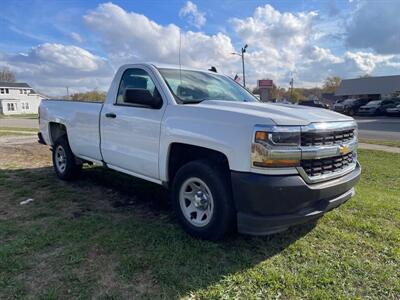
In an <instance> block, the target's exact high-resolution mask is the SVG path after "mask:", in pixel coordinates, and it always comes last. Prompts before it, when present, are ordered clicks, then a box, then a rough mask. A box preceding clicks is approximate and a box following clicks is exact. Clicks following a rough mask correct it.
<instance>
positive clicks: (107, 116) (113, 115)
mask: <svg viewBox="0 0 400 300" xmlns="http://www.w3.org/2000/svg"><path fill="white" fill-rule="evenodd" d="M116 117H117V115H116V114H114V113H106V118H112V119H115V118H116Z"/></svg>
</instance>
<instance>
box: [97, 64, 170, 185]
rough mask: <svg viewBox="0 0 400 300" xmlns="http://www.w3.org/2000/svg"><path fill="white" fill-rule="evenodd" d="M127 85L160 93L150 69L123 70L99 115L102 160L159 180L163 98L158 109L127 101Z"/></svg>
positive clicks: (145, 177) (132, 172) (154, 93)
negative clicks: (125, 94) (110, 99)
mask: <svg viewBox="0 0 400 300" xmlns="http://www.w3.org/2000/svg"><path fill="white" fill-rule="evenodd" d="M127 88H137V89H147V90H149V92H150V93H151V94H152V95H153V96H159V97H161V96H160V93H159V92H158V89H157V86H156V84H155V81H154V79H153V78H152V76H151V70H145V69H144V68H129V69H126V70H125V71H124V72H123V75H122V77H121V81H120V83H119V87H118V92H117V96H116V99H114V101H113V102H112V101H108V102H107V103H106V104H105V105H104V108H103V110H102V113H101V117H100V122H101V130H100V131H101V151H102V155H103V160H104V161H105V162H106V163H107V165H108V166H109V167H110V168H113V169H116V170H119V171H122V172H125V173H130V174H132V175H135V176H137V177H141V178H144V179H147V180H151V181H154V182H158V181H159V170H158V159H159V140H160V131H161V129H160V127H161V126H160V124H161V119H162V116H163V112H164V110H165V107H166V102H165V101H164V103H163V105H162V107H161V108H160V109H154V108H150V107H145V106H139V105H135V104H132V103H126V102H125V101H124V96H123V95H124V91H125V89H127Z"/></svg>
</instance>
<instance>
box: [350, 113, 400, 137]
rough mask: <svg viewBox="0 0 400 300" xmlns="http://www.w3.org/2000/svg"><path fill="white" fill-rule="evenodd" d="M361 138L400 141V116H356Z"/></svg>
mask: <svg viewBox="0 0 400 300" xmlns="http://www.w3.org/2000/svg"><path fill="white" fill-rule="evenodd" d="M356 119H357V123H358V129H359V137H360V138H361V139H372V140H397V141H400V118H393V117H356Z"/></svg>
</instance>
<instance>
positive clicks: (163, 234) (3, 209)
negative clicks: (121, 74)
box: [0, 167, 315, 298]
mask: <svg viewBox="0 0 400 300" xmlns="http://www.w3.org/2000/svg"><path fill="white" fill-rule="evenodd" d="M0 191H1V193H0V194H1V195H0V200H1V201H0V232H1V233H0V252H1V253H2V255H3V256H2V257H3V258H4V260H3V261H2V263H0V269H2V270H3V271H0V277H1V278H3V279H7V280H3V281H0V298H4V297H7V296H9V295H11V294H12V295H17V296H24V295H27V294H29V295H32V294H33V295H37V296H44V297H46V296H48V295H49V293H50V294H51V295H55V296H56V297H78V296H79V297H81V296H88V297H116V298H119V297H120V298H132V297H133V298H135V297H138V298H141V297H148V298H177V297H182V296H188V295H190V293H192V292H197V293H200V294H201V293H202V290H203V289H205V288H210V286H213V287H214V286H215V289H218V283H220V282H221V281H222V280H223V278H224V276H226V275H229V274H235V273H237V272H246V271H247V270H249V269H250V268H252V267H254V266H256V265H257V264H259V263H261V262H267V263H268V260H269V259H272V258H273V257H274V256H275V255H277V254H279V253H281V252H282V251H284V250H285V249H287V247H288V246H289V245H291V244H293V243H294V242H295V241H297V240H298V239H300V238H301V237H303V236H305V235H306V234H307V233H308V232H309V231H310V230H312V229H313V228H314V226H315V222H314V223H308V224H305V225H303V226H297V227H294V228H291V229H289V230H288V231H286V232H283V233H280V234H275V235H272V236H267V237H250V236H242V235H234V236H231V237H228V238H226V239H225V240H223V241H220V242H208V241H203V240H198V239H193V238H191V237H190V236H188V235H187V234H186V233H184V232H183V230H182V229H181V228H180V227H179V225H178V224H177V221H176V220H175V218H174V217H173V215H172V212H171V208H170V205H169V201H168V192H167V191H166V190H165V189H164V188H162V187H160V186H158V185H155V184H152V183H148V182H146V181H142V180H140V179H135V178H132V177H130V176H126V175H123V174H120V173H117V172H114V171H111V170H106V169H103V168H97V167H91V168H85V169H84V170H83V172H82V175H81V176H80V178H79V179H77V180H76V181H74V182H70V183H69V182H68V183H65V182H62V181H60V180H58V179H57V178H56V177H55V175H54V172H53V170H52V168H50V167H44V168H37V169H20V170H4V169H3V170H0ZM26 198H34V199H35V201H34V202H32V203H31V204H29V205H26V206H21V205H19V202H20V201H21V200H25V199H26ZM55 249H58V250H57V252H56V254H54V255H53V254H52V253H54V251H55ZM44 255H45V256H46V260H44V263H45V266H43V256H44ZM22 275H23V276H22ZM272 275H274V274H272ZM274 276H275V275H274ZM277 276H278V275H277ZM21 278H22V279H23V280H22V279H21ZM30 281H31V282H34V283H35V284H34V285H32V284H29V282H30ZM5 282H7V284H6V283H5ZM9 282H11V283H12V284H10V283H9ZM27 282H28V283H27ZM266 284H268V283H267V282H266ZM1 291H2V292H1Z"/></svg>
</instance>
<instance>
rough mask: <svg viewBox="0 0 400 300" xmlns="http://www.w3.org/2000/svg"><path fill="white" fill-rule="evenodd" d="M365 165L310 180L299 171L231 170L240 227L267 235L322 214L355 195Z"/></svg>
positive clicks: (243, 229) (253, 232)
mask: <svg viewBox="0 0 400 300" xmlns="http://www.w3.org/2000/svg"><path fill="white" fill-rule="evenodd" d="M360 175H361V167H360V165H359V164H358V163H357V166H356V168H355V169H354V170H353V171H351V172H350V173H348V174H346V175H344V176H342V177H340V178H336V179H333V180H330V181H325V182H321V183H315V184H307V183H305V182H304V180H303V179H302V178H301V177H300V176H299V175H285V176H269V175H259V174H254V173H243V172H235V171H232V172H231V179H232V191H233V198H234V202H235V206H236V209H237V225H238V231H239V232H241V233H246V234H252V235H266V234H272V233H275V232H279V231H283V230H286V229H287V228H288V227H290V226H292V225H296V224H301V223H304V222H307V221H310V220H312V219H316V218H318V217H321V216H322V215H323V214H324V213H326V212H328V211H330V210H332V209H334V208H336V207H338V206H340V205H341V204H342V203H344V202H346V201H347V200H349V199H350V198H351V197H352V196H353V195H354V185H355V184H356V183H357V182H358V180H359V179H360Z"/></svg>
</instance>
